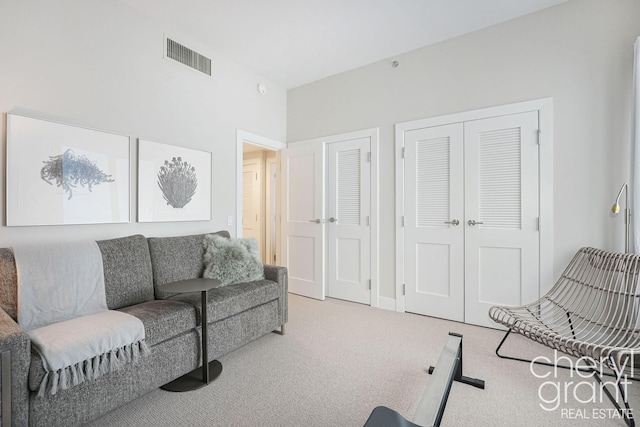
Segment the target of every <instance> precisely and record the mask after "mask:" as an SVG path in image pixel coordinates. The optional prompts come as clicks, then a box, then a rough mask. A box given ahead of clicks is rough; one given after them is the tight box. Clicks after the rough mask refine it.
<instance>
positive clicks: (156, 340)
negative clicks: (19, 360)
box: [29, 300, 197, 391]
mask: <svg viewBox="0 0 640 427" xmlns="http://www.w3.org/2000/svg"><path fill="white" fill-rule="evenodd" d="M118 311H122V312H123V313H127V314H130V315H132V316H135V317H137V318H138V319H140V321H142V324H143V325H144V332H145V340H146V343H147V345H148V346H149V348H150V349H151V351H152V352H153V346H154V345H156V344H160V343H162V342H163V341H166V340H168V339H170V338H173V337H175V336H177V335H180V334H182V333H184V332H188V331H190V330H192V329H193V328H195V327H196V325H197V323H196V310H195V308H194V307H193V306H192V305H190V304H187V303H184V302H180V301H171V300H152V301H147V302H143V303H141V304H136V305H132V306H130V307H125V308H122V309H120V310H118ZM45 374H46V371H45V369H44V364H43V362H42V357H41V356H40V354H39V353H38V352H37V351H36V350H35V349H33V348H32V352H31V366H30V367H29V389H30V390H31V391H37V390H38V388H39V386H40V383H41V382H42V379H43V378H44V376H45Z"/></svg>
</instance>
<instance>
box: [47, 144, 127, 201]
mask: <svg viewBox="0 0 640 427" xmlns="http://www.w3.org/2000/svg"><path fill="white" fill-rule="evenodd" d="M43 163H44V166H43V167H42V169H41V170H40V178H42V180H43V181H45V182H46V183H48V184H50V185H53V184H54V182H55V185H56V186H57V187H62V189H63V190H64V192H65V193H67V196H68V199H67V200H71V198H72V197H73V189H74V188H76V187H77V186H78V185H80V186H82V187H86V188H87V189H88V190H89V191H92V190H91V188H92V187H93V186H94V185H98V184H102V183H104V182H114V181H115V180H114V179H113V178H112V176H111V175H107V174H106V173H104V172H103V171H102V170H100V168H99V167H98V166H96V162H94V161H92V160H90V159H89V158H87V156H85V155H80V156H76V155H75V154H74V153H73V150H72V149H68V150H66V151H65V152H64V153H63V154H60V155H58V156H49V160H45V161H43Z"/></svg>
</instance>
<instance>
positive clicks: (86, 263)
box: [13, 242, 149, 396]
mask: <svg viewBox="0 0 640 427" xmlns="http://www.w3.org/2000/svg"><path fill="white" fill-rule="evenodd" d="M13 252H14V256H15V260H16V269H17V273H18V323H19V324H20V326H21V327H22V328H23V329H24V330H25V331H27V333H28V334H29V336H30V337H31V340H32V343H33V345H34V347H35V348H36V349H37V351H38V352H39V353H40V355H41V356H42V360H43V363H44V368H45V371H46V374H45V376H44V378H43V380H42V382H41V384H40V389H39V392H38V395H39V396H42V395H44V393H45V391H46V390H48V391H49V392H50V393H51V394H56V392H57V391H58V390H59V389H66V388H68V387H69V386H71V385H77V384H79V383H81V382H84V381H85V380H90V379H93V378H97V377H99V376H101V375H103V374H106V373H108V372H111V371H114V370H116V369H118V368H120V367H121V366H122V365H123V364H124V363H127V362H130V361H137V359H138V358H139V356H140V355H141V354H146V353H148V351H149V350H148V348H147V346H146V343H145V331H144V325H143V324H142V322H141V321H140V320H139V319H138V318H136V317H134V316H131V315H128V314H126V313H122V312H119V311H113V310H108V309H107V302H106V296H105V289H104V273H103V269H102V254H101V252H100V249H99V248H98V245H97V244H96V243H95V242H90V243H88V244H85V243H72V244H62V245H46V246H37V247H36V246H22V247H14V248H13Z"/></svg>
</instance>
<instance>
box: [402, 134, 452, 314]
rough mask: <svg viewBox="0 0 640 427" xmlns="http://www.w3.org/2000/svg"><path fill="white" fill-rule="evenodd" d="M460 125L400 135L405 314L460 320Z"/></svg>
mask: <svg viewBox="0 0 640 427" xmlns="http://www.w3.org/2000/svg"><path fill="white" fill-rule="evenodd" d="M462 150H463V126H462V124H461V123H457V124H452V125H446V126H437V127H431V128H424V129H416V130H413V131H409V132H406V134H405V156H404V157H405V217H404V227H405V228H404V235H405V249H404V253H405V292H406V296H405V310H406V311H410V312H414V313H420V314H426V315H429V316H436V317H442V318H446V319H451V320H457V321H463V320H464V225H463V221H464V218H463V214H464V207H463V206H464V190H463V183H464V181H463V171H464V165H463V153H462Z"/></svg>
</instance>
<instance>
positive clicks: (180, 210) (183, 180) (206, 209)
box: [138, 139, 211, 222]
mask: <svg viewBox="0 0 640 427" xmlns="http://www.w3.org/2000/svg"><path fill="white" fill-rule="evenodd" d="M210 219H211V153H210V152H207V151H200V150H194V149H191V148H184V147H178V146H175V145H168V144H161V143H157V142H152V141H145V140H142V139H139V140H138V221H140V222H152V221H208V220H210Z"/></svg>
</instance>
